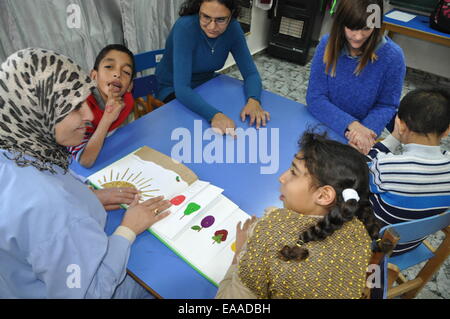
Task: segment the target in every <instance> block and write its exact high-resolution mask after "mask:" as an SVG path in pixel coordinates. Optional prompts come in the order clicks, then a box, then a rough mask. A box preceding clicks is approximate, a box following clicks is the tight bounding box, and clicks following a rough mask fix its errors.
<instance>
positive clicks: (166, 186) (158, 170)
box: [88, 154, 189, 201]
mask: <svg viewBox="0 0 450 319" xmlns="http://www.w3.org/2000/svg"><path fill="white" fill-rule="evenodd" d="M88 180H89V181H90V182H91V183H92V184H93V185H94V186H95V187H96V188H113V187H134V188H136V189H137V190H139V191H140V192H141V196H142V201H144V200H147V199H150V198H153V197H157V196H160V195H163V196H164V197H165V198H172V196H173V195H175V194H178V193H181V192H182V191H183V190H185V189H187V188H188V186H189V185H188V183H187V182H186V181H184V180H183V179H182V178H181V177H180V176H179V174H178V173H176V172H174V171H172V170H168V169H165V168H163V167H162V166H160V165H158V164H156V163H154V162H151V161H144V160H142V159H141V158H140V157H138V156H136V155H134V154H129V155H127V156H125V157H124V158H122V159H120V160H118V161H117V162H115V163H113V164H111V165H109V166H107V167H106V168H104V169H102V170H100V171H98V172H97V173H95V174H92V175H91V176H89V177H88Z"/></svg>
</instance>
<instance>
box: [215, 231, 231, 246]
mask: <svg viewBox="0 0 450 319" xmlns="http://www.w3.org/2000/svg"><path fill="white" fill-rule="evenodd" d="M227 237H228V231H227V230H225V229H222V230H218V231H216V232H215V233H214V236H213V237H212V239H213V240H214V242H213V244H214V243H218V244H220V243H222V242H224V241H225V240H227Z"/></svg>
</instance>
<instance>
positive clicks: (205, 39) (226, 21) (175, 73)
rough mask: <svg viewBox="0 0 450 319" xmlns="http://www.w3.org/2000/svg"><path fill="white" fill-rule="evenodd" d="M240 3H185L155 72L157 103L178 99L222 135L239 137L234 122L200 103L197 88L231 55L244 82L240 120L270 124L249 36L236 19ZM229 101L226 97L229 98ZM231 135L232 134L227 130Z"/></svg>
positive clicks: (191, 0) (220, 0) (232, 0)
mask: <svg viewBox="0 0 450 319" xmlns="http://www.w3.org/2000/svg"><path fill="white" fill-rule="evenodd" d="M238 2H239V1H237V0H186V1H185V2H184V3H183V4H182V6H181V9H180V16H181V18H179V19H178V21H177V22H176V23H175V25H174V26H173V28H172V31H171V32H170V34H169V37H168V38H167V41H166V49H165V53H164V56H163V58H162V60H161V62H160V63H159V64H158V65H157V67H156V76H157V78H158V84H159V92H158V95H157V98H158V99H160V100H161V101H164V102H168V101H170V100H172V99H174V98H175V97H176V98H177V99H178V100H179V101H180V102H181V103H183V104H184V105H185V106H186V107H188V108H189V109H191V110H192V111H194V112H195V113H197V114H199V115H201V116H202V117H203V118H205V119H206V120H208V121H209V122H211V126H212V127H213V128H214V129H216V130H218V131H220V132H221V133H222V134H223V133H230V135H234V129H235V128H236V125H235V123H234V121H233V120H232V119H230V118H229V117H228V116H226V115H225V114H224V113H222V112H220V111H219V110H217V109H216V108H215V107H214V106H212V105H210V104H209V103H208V102H206V101H205V100H204V99H203V98H202V97H200V96H199V95H198V94H197V93H196V92H194V90H193V89H194V88H195V87H197V86H199V85H200V84H202V83H205V82H206V81H208V80H210V79H212V78H213V77H214V72H215V71H217V70H220V69H221V68H222V67H223V66H224V64H225V61H226V59H227V57H228V55H229V53H230V52H231V54H232V55H233V57H234V59H235V60H236V63H237V65H238V67H239V70H240V71H241V74H242V76H243V78H244V91H245V96H246V103H247V104H246V105H245V106H244V108H243V109H242V112H241V114H240V116H241V120H242V121H245V119H246V117H247V116H249V117H250V125H253V124H254V123H255V124H256V127H257V128H259V127H260V126H261V125H263V126H265V125H266V122H267V121H268V120H269V119H270V115H269V113H268V112H265V111H264V110H263V109H262V107H261V87H262V84H261V78H260V76H259V73H258V70H257V69H256V66H255V64H254V62H253V59H252V56H251V54H250V51H249V49H248V46H247V42H246V40H245V36H244V33H243V31H242V28H241V26H240V24H239V22H238V21H237V20H236V18H237V17H238V16H239V11H240V7H239V4H238ZM224 98H226V97H224ZM227 129H228V130H227Z"/></svg>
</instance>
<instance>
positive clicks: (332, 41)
mask: <svg viewBox="0 0 450 319" xmlns="http://www.w3.org/2000/svg"><path fill="white" fill-rule="evenodd" d="M372 4H376V5H378V6H379V7H380V9H381V10H380V23H382V22H383V0H358V1H355V0H341V1H339V4H338V7H337V10H336V13H335V17H334V21H333V25H332V27H331V32H330V37H329V39H328V44H327V47H326V49H325V54H324V56H323V63H325V65H326V67H325V70H326V73H327V74H330V69H331V76H335V75H336V64H337V61H338V59H339V57H340V55H341V51H342V49H343V48H344V46H345V45H346V43H347V39H346V37H345V27H347V28H349V29H351V30H361V29H364V28H365V27H366V26H367V20H368V18H369V16H370V15H371V14H372V13H371V12H370V11H369V12H367V8H368V6H369V5H372ZM381 36H382V33H381V26H380V28H375V30H374V31H373V33H372V35H371V36H370V37H369V38H368V39H367V41H366V42H365V43H364V45H363V46H362V47H361V50H362V52H363V53H362V56H361V60H360V62H359V64H358V66H357V68H356V70H355V74H357V75H358V74H360V73H361V72H362V70H363V69H364V68H365V67H366V65H367V64H368V63H369V61H371V62H374V61H375V60H376V59H377V56H376V54H375V49H376V47H377V45H378V43H379V42H380V40H381Z"/></svg>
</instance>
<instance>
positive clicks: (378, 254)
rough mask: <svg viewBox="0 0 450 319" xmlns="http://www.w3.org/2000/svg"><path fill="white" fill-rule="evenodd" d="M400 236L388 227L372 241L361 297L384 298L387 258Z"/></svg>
mask: <svg viewBox="0 0 450 319" xmlns="http://www.w3.org/2000/svg"><path fill="white" fill-rule="evenodd" d="M399 240H400V236H399V235H398V233H397V232H396V231H395V229H393V228H390V229H387V230H386V231H385V232H383V234H382V237H381V238H380V239H379V240H377V241H374V242H373V243H372V251H373V253H372V256H371V258H370V261H369V267H367V272H366V287H365V288H364V291H363V294H362V296H361V298H362V299H386V296H387V287H388V282H387V276H386V274H385V273H384V272H385V269H386V267H387V260H388V258H389V256H390V255H391V254H392V252H393V250H394V248H395V246H396V245H397V242H398V241H399Z"/></svg>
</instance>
